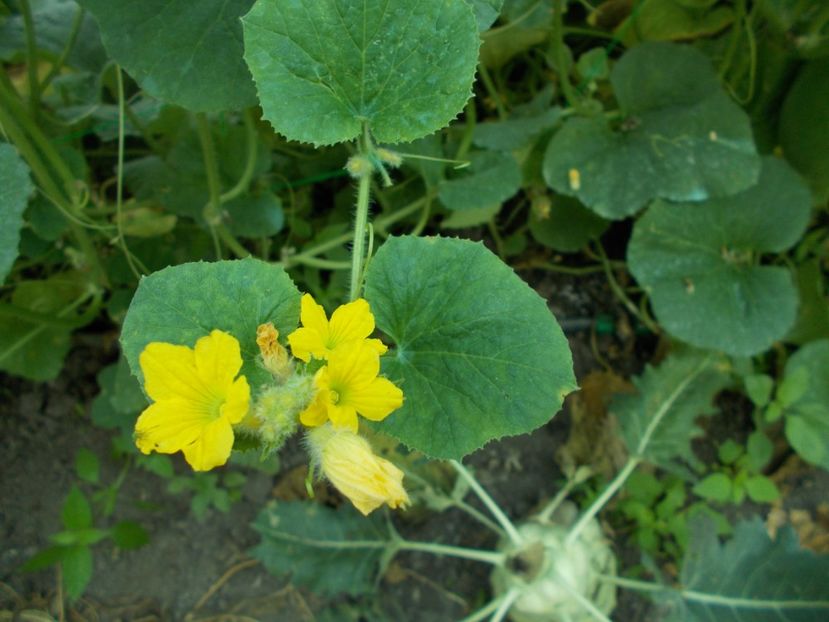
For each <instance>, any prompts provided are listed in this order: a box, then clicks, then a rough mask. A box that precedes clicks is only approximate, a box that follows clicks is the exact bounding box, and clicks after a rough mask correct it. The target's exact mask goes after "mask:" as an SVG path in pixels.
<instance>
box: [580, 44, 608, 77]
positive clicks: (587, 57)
mask: <svg viewBox="0 0 829 622" xmlns="http://www.w3.org/2000/svg"><path fill="white" fill-rule="evenodd" d="M576 70H577V71H578V72H579V75H580V76H581V77H582V80H584V81H585V82H591V81H593V80H604V79H605V78H607V77H608V75H609V74H610V68H609V67H608V62H607V50H605V49H604V48H598V47H597V48H592V49H590V50H588V51H587V52H585V53H584V54H582V55H581V56H579V60H578V61H577V62H576Z"/></svg>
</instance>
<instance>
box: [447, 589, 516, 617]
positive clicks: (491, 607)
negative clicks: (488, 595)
mask: <svg viewBox="0 0 829 622" xmlns="http://www.w3.org/2000/svg"><path fill="white" fill-rule="evenodd" d="M511 594H512V592H511V591H510V592H507V593H506V594H502V595H501V596H499V597H498V598H493V599H492V600H491V601H489V602H488V603H487V604H486V605H484V606H483V607H481V608H480V609H478V611H475V612H474V613H472V614H470V615H468V616H466V617H465V618H464V619H463V620H461V621H460V622H481V620H484V619H485V618H488V617H489V616H490V615H491V614H493V613H495V612H496V611H497V610H498V609H499V608H500V607H501V605H502V603H503V602H504V601H505V600H507V598H509V597H510V596H511Z"/></svg>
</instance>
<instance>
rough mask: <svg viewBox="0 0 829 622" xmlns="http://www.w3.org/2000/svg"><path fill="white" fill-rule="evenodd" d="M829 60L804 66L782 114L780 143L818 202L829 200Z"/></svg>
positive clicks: (825, 59) (787, 97) (817, 61)
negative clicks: (828, 102) (828, 103)
mask: <svg viewBox="0 0 829 622" xmlns="http://www.w3.org/2000/svg"><path fill="white" fill-rule="evenodd" d="M827 101H829V58H824V59H821V60H815V61H812V62H811V63H808V64H806V65H804V66H803V68H802V69H801V70H800V73H799V74H798V75H797V80H795V82H794V84H793V85H792V87H791V89H790V90H789V93H788V95H787V96H786V100H785V101H784V102H783V108H782V110H781V112H780V129H779V133H780V144H781V145H782V147H783V153H784V154H785V156H786V159H787V160H788V161H789V162H791V163H792V164H793V165H794V166H795V168H797V170H798V171H800V172H801V173H803V175H805V176H806V178H807V179H808V180H809V182H810V183H811V184H812V188H813V190H814V192H815V196H816V197H817V199H818V201H826V199H827V198H829V115H827V114H826V102H827Z"/></svg>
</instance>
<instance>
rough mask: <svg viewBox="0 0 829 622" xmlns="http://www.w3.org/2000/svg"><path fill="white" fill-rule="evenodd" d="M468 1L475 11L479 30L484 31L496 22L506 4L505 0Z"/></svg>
mask: <svg viewBox="0 0 829 622" xmlns="http://www.w3.org/2000/svg"><path fill="white" fill-rule="evenodd" d="M467 2H469V4H471V5H472V10H473V11H474V12H475V19H477V20H478V30H482V31H483V30H486V29H487V28H489V27H490V26H492V24H494V23H495V20H496V19H498V15H499V14H500V13H501V7H502V6H503V5H504V0H467Z"/></svg>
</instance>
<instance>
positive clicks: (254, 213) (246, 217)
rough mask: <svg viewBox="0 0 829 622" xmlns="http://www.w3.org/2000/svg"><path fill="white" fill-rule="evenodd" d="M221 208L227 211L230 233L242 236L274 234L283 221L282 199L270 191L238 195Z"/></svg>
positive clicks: (255, 236) (261, 236) (280, 228)
mask: <svg viewBox="0 0 829 622" xmlns="http://www.w3.org/2000/svg"><path fill="white" fill-rule="evenodd" d="M222 209H223V210H224V211H225V212H227V226H228V228H229V229H230V231H231V233H233V234H235V235H238V236H239V237H243V238H264V237H269V236H272V235H276V234H277V233H279V232H280V231H282V226H283V224H284V223H285V215H284V214H283V213H282V201H281V200H280V199H279V197H278V196H276V195H275V194H271V193H270V192H263V193H262V194H258V195H250V196H246V197H239V198H238V199H234V200H232V201H229V202H227V203H225V204H224V205H222Z"/></svg>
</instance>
